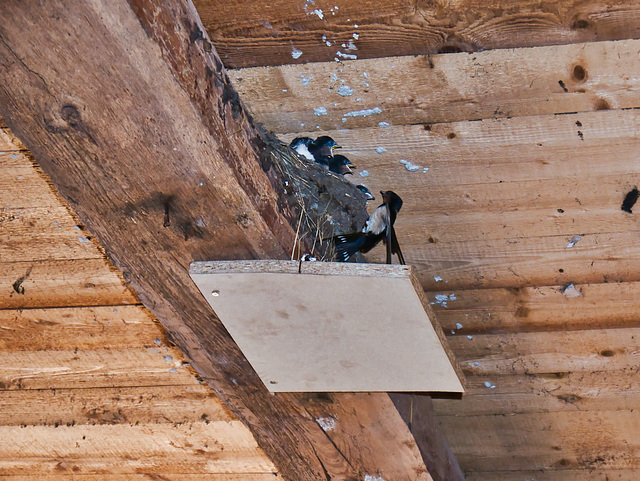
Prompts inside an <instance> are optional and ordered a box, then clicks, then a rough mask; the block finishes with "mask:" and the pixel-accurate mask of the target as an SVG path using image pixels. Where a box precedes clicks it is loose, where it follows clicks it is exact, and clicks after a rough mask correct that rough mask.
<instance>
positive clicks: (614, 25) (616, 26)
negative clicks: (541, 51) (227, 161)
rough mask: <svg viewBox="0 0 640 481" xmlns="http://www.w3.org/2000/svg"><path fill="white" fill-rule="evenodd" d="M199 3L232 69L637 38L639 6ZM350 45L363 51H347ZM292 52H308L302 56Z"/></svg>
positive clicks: (591, 1)
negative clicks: (346, 45)
mask: <svg viewBox="0 0 640 481" xmlns="http://www.w3.org/2000/svg"><path fill="white" fill-rule="evenodd" d="M194 3H195V4H196V6H197V8H198V12H199V13H200V16H201V17H202V19H203V22H204V24H205V26H206V27H207V30H208V32H209V35H210V36H211V38H212V41H213V43H214V45H215V47H216V49H217V50H218V51H219V52H220V55H221V58H222V60H223V61H224V63H225V65H226V66H227V67H233V68H237V67H249V66H259V65H279V64H287V63H305V62H318V61H333V60H334V58H336V52H337V51H341V52H342V53H348V54H356V55H357V57H358V58H376V57H390V56H394V55H424V54H433V53H436V52H460V51H476V50H480V49H492V48H511V47H530V46H537V45H552V44H566V43H575V42H586V41H594V40H616V39H624V38H638V31H637V29H636V23H635V22H634V20H633V19H634V18H635V17H636V16H637V14H638V5H637V4H636V3H635V2H631V3H629V2H619V1H616V2H610V3H607V4H603V3H602V2H598V1H595V0H588V1H578V0H572V1H566V2H562V3H560V4H558V3H557V2H551V1H549V0H537V1H526V2H525V1H518V2H512V1H506V0H498V1H491V2H481V1H477V0H465V1H460V2H456V3H454V4H451V3H442V2H417V3H416V2H410V1H408V0H405V1H402V2H396V1H391V0H385V1H382V2H375V3H372V2H365V1H356V2H347V1H342V0H341V1H333V0H332V1H331V2H329V1H324V0H317V1H315V2H313V3H310V2H309V3H305V4H297V3H289V2H286V1H282V0H280V1H276V2H270V3H269V4H268V5H267V4H265V3H261V2H256V1H253V2H248V3H247V2H243V3H240V2H236V1H233V2H223V3H220V2H214V1H211V0H196V1H195V2H194ZM336 7H337V8H336ZM315 10H319V11H321V12H322V13H321V15H322V17H321V16H320V15H318V14H317V13H314V11H315ZM249 12H250V13H249ZM354 33H356V34H357V35H358V38H357V39H355V38H354V37H353V34H354ZM323 35H324V37H323ZM350 40H351V41H352V43H353V44H354V45H355V46H356V48H357V50H347V49H345V48H343V47H342V44H343V43H348V42H349V41H350ZM326 41H329V42H330V43H331V45H327V44H326ZM294 48H295V49H296V50H299V51H301V52H302V55H300V56H299V57H298V58H297V59H294V58H292V52H293V49H294Z"/></svg>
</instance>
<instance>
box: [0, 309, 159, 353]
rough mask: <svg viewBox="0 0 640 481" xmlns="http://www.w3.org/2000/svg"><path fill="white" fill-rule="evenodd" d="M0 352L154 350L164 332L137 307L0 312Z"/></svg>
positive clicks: (7, 310)
mask: <svg viewBox="0 0 640 481" xmlns="http://www.w3.org/2000/svg"><path fill="white" fill-rule="evenodd" d="M0 331H1V332H2V337H1V338H0V351H47V350H63V351H64V350H73V349H76V348H77V349H111V348H115V349H117V348H126V347H154V346H158V345H160V344H162V343H164V342H165V341H164V339H165V335H164V331H163V330H162V328H161V327H160V325H159V324H157V323H156V321H155V320H154V318H153V317H152V316H151V315H150V313H149V312H148V311H147V310H146V309H144V308H143V307H141V306H139V305H118V306H96V307H69V308H64V307H63V308H55V309H20V310H10V309H5V310H0Z"/></svg>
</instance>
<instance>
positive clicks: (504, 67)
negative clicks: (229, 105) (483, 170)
mask: <svg viewBox="0 0 640 481" xmlns="http://www.w3.org/2000/svg"><path fill="white" fill-rule="evenodd" d="M639 50H640V41H638V40H626V41H620V42H595V43H587V44H584V43H582V44H575V45H558V46H553V47H537V48H518V49H510V50H503V49H501V50H493V51H485V52H476V53H473V54H472V55H469V54H466V53H460V54H443V55H432V56H418V57H391V58H376V59H370V60H356V61H352V62H345V63H336V62H326V63H305V64H302V65H285V66H279V67H260V68H249V69H239V70H232V71H231V72H230V76H231V79H232V81H233V82H234V85H235V86H236V88H237V89H238V92H239V93H240V95H241V97H242V99H243V101H244V102H246V103H247V105H248V106H249V108H250V109H251V111H252V112H253V113H254V115H255V116H256V119H257V120H258V121H260V122H262V123H264V124H265V125H266V126H267V128H269V129H270V130H273V131H274V132H283V133H286V132H298V131H301V130H312V129H314V128H320V129H321V130H339V129H345V128H346V129H353V128H361V127H376V126H378V123H379V122H381V121H384V122H387V123H389V124H392V125H406V124H430V123H439V122H455V121H463V120H475V119H486V118H495V117H519V116H527V115H542V114H556V113H567V112H585V111H592V110H603V109H608V108H611V109H614V108H636V107H639V106H640V102H639V101H638V88H637V85H636V82H635V78H637V77H638V76H639V75H640V67H638V66H637V65H636V63H635V62H634V59H635V58H636V57H637V52H638V51H639ZM350 53H358V52H350ZM505 72H509V74H508V75H505ZM565 89H566V91H565ZM318 108H323V109H324V111H323V112H322V115H317V114H316V111H314V109H318ZM373 108H378V109H380V112H379V113H372V114H371V115H366V116H365V115H359V116H352V115H345V114H348V113H349V112H357V111H362V110H366V109H373ZM325 111H326V114H325ZM305 127H306V128H305Z"/></svg>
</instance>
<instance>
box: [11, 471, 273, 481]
mask: <svg viewBox="0 0 640 481" xmlns="http://www.w3.org/2000/svg"><path fill="white" fill-rule="evenodd" d="M151 476H159V475H156V474H152V475H151ZM160 476H162V479H163V480H166V481H274V480H278V479H282V478H281V477H279V476H278V474H277V473H270V472H269V473H239V474H238V473H215V474H210V473H209V474H208V473H198V474H182V473H162V474H161V475H160ZM4 478H5V480H7V481H32V480H33V476H31V475H29V474H26V475H20V474H17V475H7V476H4ZM38 479H41V480H43V481H94V480H95V479H96V475H94V474H59V473H58V472H56V474H51V475H49V474H42V473H41V474H38ZM100 479H101V480H104V481H148V479H149V475H148V474H138V473H129V474H109V473H100Z"/></svg>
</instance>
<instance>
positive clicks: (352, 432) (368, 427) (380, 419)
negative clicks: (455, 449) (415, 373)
mask: <svg viewBox="0 0 640 481" xmlns="http://www.w3.org/2000/svg"><path fill="white" fill-rule="evenodd" d="M305 396H309V400H310V402H309V403H308V404H307V411H308V412H309V414H310V415H311V416H313V418H314V419H315V421H316V422H317V423H318V425H320V426H321V427H322V429H323V431H324V432H326V433H327V434H336V435H337V436H336V437H335V438H334V439H335V440H336V443H337V444H338V448H339V449H340V451H347V450H349V443H348V438H347V437H346V436H342V435H341V433H342V434H347V433H348V436H361V437H366V438H370V439H371V444H370V447H369V449H371V450H372V451H374V452H382V451H383V450H384V449H385V444H386V441H385V440H386V439H387V438H388V437H389V436H392V437H395V442H396V443H399V444H405V445H406V446H408V447H410V449H409V450H406V451H404V452H403V453H401V455H402V458H401V459H398V466H397V467H396V468H395V469H394V470H391V469H385V470H384V471H382V470H380V471H377V472H367V471H365V472H363V473H362V475H363V478H364V479H374V480H375V479H376V478H377V477H378V478H379V477H382V479H403V478H404V473H403V471H404V469H403V467H404V468H407V467H408V468H410V469H411V471H412V472H414V473H415V474H416V476H415V478H413V479H416V480H421V481H434V480H440V479H442V478H440V477H439V476H438V474H437V473H438V471H439V470H440V469H441V468H440V466H435V465H434V464H433V463H432V464H431V465H430V466H429V471H427V469H426V468H425V464H424V463H423V461H422V457H421V455H420V452H419V451H418V447H417V446H416V441H415V440H414V438H413V435H412V433H411V432H410V430H409V429H408V428H407V427H406V426H403V428H404V429H402V430H399V429H398V426H397V422H398V421H399V420H400V421H402V418H401V417H400V414H398V411H397V410H396V408H395V407H394V405H393V404H389V405H388V406H387V408H386V409H384V410H382V411H381V410H380V409H379V407H378V405H379V402H378V398H380V397H382V398H387V395H386V394H384V393H331V394H321V395H313V394H311V395H309V394H305ZM334 399H335V400H337V401H338V402H339V404H338V405H333V402H334ZM402 422H403V424H404V421H402ZM373 433H375V436H372V434H373ZM432 441H433V440H432ZM441 443H444V444H445V445H446V439H441V440H440V445H442V444H441ZM350 454H351V456H350V457H351V462H356V463H358V464H360V463H363V462H364V461H365V459H366V456H367V453H365V452H353V453H350ZM438 461H439V462H441V463H445V464H446V463H448V462H449V460H448V457H443V458H441V459H438ZM432 472H433V473H435V475H432V474H431V473H432ZM450 472H452V473H454V471H453V470H452V471H450ZM448 479H450V480H451V481H456V480H457V479H460V478H456V477H453V478H448Z"/></svg>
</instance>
